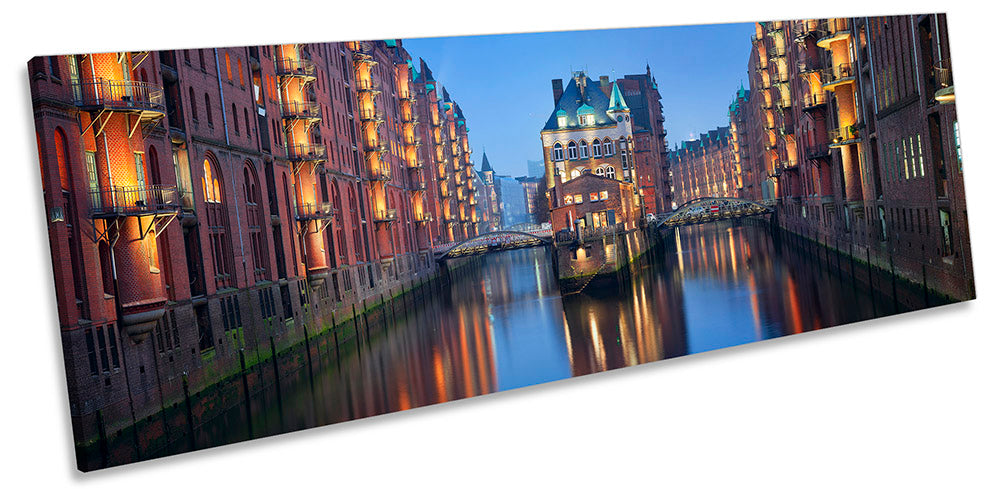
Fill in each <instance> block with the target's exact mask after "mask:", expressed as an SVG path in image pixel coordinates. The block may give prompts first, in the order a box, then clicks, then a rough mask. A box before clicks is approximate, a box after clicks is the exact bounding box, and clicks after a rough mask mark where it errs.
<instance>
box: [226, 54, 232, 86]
mask: <svg viewBox="0 0 1001 495" xmlns="http://www.w3.org/2000/svg"><path fill="white" fill-rule="evenodd" d="M224 57H226V78H227V79H229V80H230V82H232V81H233V66H232V65H231V64H230V63H229V52H226V53H225V54H224Z"/></svg>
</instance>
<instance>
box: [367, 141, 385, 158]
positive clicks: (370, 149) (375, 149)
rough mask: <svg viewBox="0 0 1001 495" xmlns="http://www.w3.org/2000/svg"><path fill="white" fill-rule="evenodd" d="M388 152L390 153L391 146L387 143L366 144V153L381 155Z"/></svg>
mask: <svg viewBox="0 0 1001 495" xmlns="http://www.w3.org/2000/svg"><path fill="white" fill-rule="evenodd" d="M388 151H389V145H388V143H387V142H386V141H378V142H366V143H365V153H378V154H380V155H381V154H383V153H386V152H388Z"/></svg>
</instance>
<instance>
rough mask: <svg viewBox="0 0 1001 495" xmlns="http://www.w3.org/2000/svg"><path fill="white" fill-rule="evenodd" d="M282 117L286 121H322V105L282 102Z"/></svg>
mask: <svg viewBox="0 0 1001 495" xmlns="http://www.w3.org/2000/svg"><path fill="white" fill-rule="evenodd" d="M282 117H284V118H286V119H301V120H320V104H319V103H310V102H301V101H286V102H282Z"/></svg>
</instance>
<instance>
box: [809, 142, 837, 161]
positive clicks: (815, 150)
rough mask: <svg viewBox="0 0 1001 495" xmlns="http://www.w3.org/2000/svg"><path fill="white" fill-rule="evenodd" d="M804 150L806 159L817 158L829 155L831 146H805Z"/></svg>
mask: <svg viewBox="0 0 1001 495" xmlns="http://www.w3.org/2000/svg"><path fill="white" fill-rule="evenodd" d="M805 151H806V158H807V159H808V160H818V159H820V158H826V157H829V156H831V147H830V146H828V145H826V144H815V145H813V146H807V147H806V150H805Z"/></svg>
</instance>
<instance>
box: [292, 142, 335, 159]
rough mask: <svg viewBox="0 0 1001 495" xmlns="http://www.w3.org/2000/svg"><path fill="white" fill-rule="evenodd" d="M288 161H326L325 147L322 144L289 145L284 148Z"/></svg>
mask: <svg viewBox="0 0 1001 495" xmlns="http://www.w3.org/2000/svg"><path fill="white" fill-rule="evenodd" d="M285 151H286V153H287V154H288V158H289V160H294V161H304V162H308V161H320V160H326V159H327V147H326V146H324V145H322V144H290V145H288V146H287V147H286V148H285Z"/></svg>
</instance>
